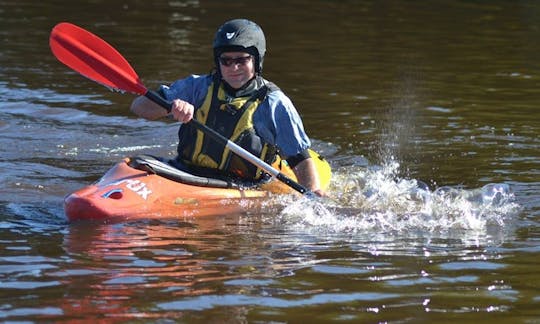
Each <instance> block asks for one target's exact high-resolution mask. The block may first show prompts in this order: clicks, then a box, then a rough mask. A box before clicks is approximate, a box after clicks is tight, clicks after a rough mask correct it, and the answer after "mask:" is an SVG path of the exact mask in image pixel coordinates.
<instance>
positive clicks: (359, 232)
mask: <svg viewBox="0 0 540 324" xmlns="http://www.w3.org/2000/svg"><path fill="white" fill-rule="evenodd" d="M539 16H540V3H538V2H533V1H445V0H442V1H421V2H420V1H335V2H332V1H294V2H292V1H272V2H270V1H268V2H265V1H236V2H218V1H209V2H205V1H196V0H191V1H190V0H188V1H160V2H151V1H128V0H126V1H115V0H113V1H111V0H109V1H102V0H94V1H89V2H87V3H78V4H71V3H69V4H66V3H65V2H64V1H47V2H46V3H45V2H38V1H30V0H19V1H2V2H1V5H0V26H1V27H2V28H0V39H1V40H2V47H1V50H0V153H1V154H0V175H1V178H0V184H1V185H0V321H24V322H63V321H66V322H67V321H92V322H96V321H103V322H125V321H129V322H162V323H167V322H189V323H199V322H200V323H209V322H226V323H245V322H256V323H265V322H275V323H286V322H290V323H295V322H300V321H310V322H332V321H338V322H356V323H358V322H369V323H377V322H391V323H418V322H437V323H450V322H452V323H454V322H464V323H467V322H469V323H470V322H473V321H474V322H476V323H510V322H512V323H516V322H521V323H538V322H540V310H539V308H538V305H539V304H540V290H539V288H540V284H539V282H540V274H539V271H538V270H539V269H540V268H539V266H538V259H537V258H538V257H539V255H540V193H539V192H540V158H539V154H538V152H539V147H540V140H539V136H538V134H539V132H540V112H539V110H538V104H539V103H540V87H539V85H540V64H539V63H538V53H540V20H539V19H538V17H539ZM236 17H246V18H250V19H253V20H255V21H257V22H258V23H259V24H260V25H261V26H262V27H263V29H264V30H265V32H266V34H267V41H268V53H267V56H266V60H265V77H266V78H268V79H270V80H272V81H274V82H275V83H276V84H278V85H279V86H280V87H281V88H282V89H283V90H284V91H285V92H286V93H287V94H289V96H290V97H291V98H292V99H293V101H294V102H295V104H296V106H297V108H298V110H299V112H300V114H301V115H302V117H303V120H304V123H305V127H306V129H307V131H308V133H309V135H310V137H311V138H312V139H313V141H314V148H315V149H316V150H317V151H319V152H321V153H322V154H323V155H325V156H326V157H327V159H328V160H329V161H330V162H331V164H332V166H333V170H334V178H333V181H332V184H331V188H330V190H329V193H330V195H331V199H328V200H324V201H311V200H304V199H299V198H298V197H288V196H285V197H279V198H276V199H275V201H272V202H271V203H270V202H269V203H268V206H267V208H264V209H262V210H257V211H253V210H252V211H246V213H242V214H237V215H236V214H235V215H222V216H219V217H212V218H206V219H193V218H189V217H185V218H184V217H182V218H176V219H174V218H173V219H168V220H151V219H150V220H144V221H131V222H130V221H126V222H122V223H115V224H101V223H73V224H69V223H68V222H67V221H66V218H65V216H64V212H63V206H62V201H63V197H64V196H65V195H66V194H68V193H70V192H73V191H75V190H77V189H79V188H81V187H83V186H85V185H88V184H90V183H92V182H94V181H96V180H97V179H99V177H100V176H101V175H103V174H104V173H105V172H106V170H107V169H108V168H110V167H111V166H112V165H113V164H114V163H115V162H117V161H119V160H120V159H122V158H123V157H125V156H128V155H135V154H139V153H150V154H154V155H159V156H173V154H174V150H175V145H176V138H175V136H176V135H175V134H176V130H177V127H178V125H176V124H174V123H171V122H169V121H154V122H148V121H143V120H140V119H136V118H135V117H134V116H132V115H131V114H130V112H129V110H128V106H129V103H130V102H131V100H132V98H133V97H132V96H131V95H128V94H125V95H121V94H118V93H113V92H109V91H108V90H107V89H105V88H103V87H102V86H100V85H97V84H95V83H93V82H91V81H88V80H87V79H85V78H83V77H81V76H79V75H78V74H76V73H75V72H73V71H71V70H70V69H69V68H67V67H65V66H64V65H62V64H61V63H59V62H58V61H57V60H56V59H55V57H54V56H53V55H52V54H51V52H50V49H49V47H48V37H49V34H50V31H51V29H52V28H53V26H54V25H55V24H57V23H58V22H61V21H69V22H72V23H75V24H77V25H79V26H82V27H83V28H85V29H88V30H90V31H92V32H94V33H96V34H97V35H99V36H100V37H102V38H104V39H106V40H107V41H108V42H110V43H111V44H113V45H114V46H115V47H116V48H117V49H118V50H119V51H120V52H121V53H122V54H123V55H124V56H125V57H126V58H127V59H128V61H129V62H130V63H131V64H132V65H133V66H134V68H135V69H136V71H137V72H138V74H139V75H140V76H141V78H142V79H143V82H144V83H145V84H146V85H147V86H148V87H150V88H155V87H157V86H158V85H159V84H161V83H169V82H172V81H174V80H175V79H177V78H181V77H184V76H186V75H188V74H190V73H206V72H208V71H209V70H210V68H211V64H212V58H211V41H212V37H213V33H214V31H215V29H216V28H217V27H218V26H219V25H220V24H221V23H222V22H224V21H226V20H228V19H231V18H236Z"/></svg>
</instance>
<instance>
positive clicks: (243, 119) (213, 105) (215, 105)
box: [131, 19, 324, 195]
mask: <svg viewBox="0 0 540 324" xmlns="http://www.w3.org/2000/svg"><path fill="white" fill-rule="evenodd" d="M213 49H214V62H215V69H214V70H213V72H212V73H210V74H207V75H202V76H199V75H191V76H189V77H187V78H185V79H181V80H178V81H176V82H174V83H172V84H171V85H170V86H165V85H162V86H161V87H160V89H159V93H160V94H161V95H162V96H163V97H164V98H165V99H167V100H169V101H172V110H171V112H170V115H172V117H173V118H174V119H176V120H178V121H180V122H181V123H183V125H182V126H181V127H180V130H179V132H178V136H179V143H178V157H177V161H178V162H180V163H182V164H184V165H188V166H194V167H197V168H203V169H211V170H219V172H220V173H221V174H225V175H227V176H231V177H237V178H240V179H244V180H255V181H256V180H259V179H261V177H264V173H263V172H262V170H260V169H258V168H257V167H256V166H253V165H251V164H250V163H249V162H247V161H245V160H243V159H242V158H240V157H238V156H236V155H235V154H234V153H232V152H230V151H229V150H228V149H227V148H225V147H224V146H223V145H221V144H219V143H216V142H215V141H213V140H212V139H211V138H208V137H207V136H205V135H204V134H203V133H202V132H200V131H197V130H196V128H195V127H194V126H192V125H191V124H190V123H189V121H190V120H191V119H192V118H196V119H197V120H198V121H200V122H201V123H203V124H205V125H207V126H208V127H210V128H212V129H214V130H216V131H217V132H219V133H220V134H222V135H224V136H225V137H227V138H229V139H230V140H231V141H233V142H235V143H236V144H238V145H240V146H242V147H243V148H244V149H246V150H248V151H250V152H251V153H253V154H254V155H255V156H257V157H259V158H260V159H262V160H264V161H265V162H267V163H269V164H271V163H272V162H274V161H275V160H276V159H277V158H282V159H284V160H286V161H287V163H288V164H289V166H290V167H291V168H292V170H293V171H294V173H295V175H296V178H297V179H298V182H299V183H300V184H302V185H303V186H305V187H306V188H308V189H310V190H311V191H313V192H314V193H316V194H318V195H324V192H323V191H322V189H321V188H320V181H319V176H318V173H317V169H316V167H315V163H314V161H313V159H312V158H311V157H310V155H309V152H308V148H309V147H310V145H311V142H310V140H309V138H308V136H307V135H306V133H305V131H304V127H303V124H302V120H301V118H300V116H299V114H298V112H297V111H296V108H295V107H294V105H293V103H292V102H291V100H290V99H289V98H288V97H287V96H286V95H285V94H284V93H283V92H282V91H281V90H280V89H279V88H278V87H277V86H276V85H274V84H273V83H272V82H269V81H268V80H265V79H264V78H263V77H262V68H263V60H264V55H265V52H266V39H265V36H264V33H263V31H262V29H261V28H260V27H259V26H258V25H257V24H256V23H254V22H252V21H249V20H247V19H234V20H230V21H228V22H226V23H225V24H223V25H222V26H221V27H220V28H219V29H218V31H217V32H216V35H215V38H214V42H213ZM131 111H133V112H134V113H135V114H136V115H138V116H140V117H143V118H146V119H150V120H154V119H158V118H162V117H165V116H167V115H168V114H169V113H167V112H166V111H165V110H164V109H163V108H162V107H161V106H159V105H157V104H156V103H154V102H153V101H151V100H149V99H148V98H146V97H144V96H140V97H137V98H135V100H134V101H133V103H132V104H131Z"/></svg>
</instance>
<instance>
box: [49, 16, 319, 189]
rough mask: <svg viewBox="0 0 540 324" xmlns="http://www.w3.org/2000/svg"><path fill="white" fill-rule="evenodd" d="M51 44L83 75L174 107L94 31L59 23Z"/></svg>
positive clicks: (259, 162)
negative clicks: (147, 85)
mask: <svg viewBox="0 0 540 324" xmlns="http://www.w3.org/2000/svg"><path fill="white" fill-rule="evenodd" d="M49 45H50V47H51V50H52V52H53V54H54V56H56V58H57V59H58V60H59V61H60V62H62V63H64V64H65V65H67V66H68V67H70V68H71V69H73V70H75V71H76V72H78V73H80V74H82V75H83V76H85V77H87V78H89V79H91V80H93V81H96V82H98V83H100V84H102V85H104V86H106V87H107V88H109V89H112V90H115V91H120V92H130V93H134V94H137V95H142V96H145V97H147V98H148V99H150V100H152V101H154V102H155V103H157V104H159V105H160V106H161V107H163V108H164V109H166V110H167V111H168V112H170V111H171V103H170V102H168V101H166V100H165V99H164V98H162V97H161V96H160V95H159V94H158V93H156V92H155V91H152V90H148V89H146V87H145V86H144V85H143V83H142V82H141V80H140V78H139V76H138V75H137V73H136V72H135V70H134V69H133V68H132V67H131V65H130V64H129V63H128V61H127V60H126V59H125V58H124V57H123V56H122V54H120V53H119V52H118V51H117V50H116V49H115V48H114V47H112V46H111V45H110V44H109V43H107V42H106V41H104V40H103V39H101V38H99V37H98V36H96V35H94V34H92V33H91V32H89V31H87V30H85V29H83V28H81V27H78V26H76V25H73V24H71V23H67V22H63V23H59V24H57V25H56V26H55V27H54V28H53V30H52V31H51V36H50V38H49ZM190 123H192V124H193V125H194V126H195V127H197V128H198V129H199V130H200V131H202V132H204V133H205V134H206V135H208V136H210V137H211V138H212V139H214V140H215V141H217V142H218V143H220V144H222V145H224V146H225V147H227V148H229V149H230V150H231V151H232V152H234V153H235V154H236V155H238V156H240V157H241V158H243V159H245V160H247V161H248V162H250V163H252V164H253V165H255V166H257V167H259V168H261V169H263V170H264V171H266V172H268V173H269V174H270V175H272V176H273V177H275V178H277V179H278V180H280V181H281V182H283V183H285V184H286V185H288V186H289V187H291V188H293V189H294V190H296V191H298V192H300V193H302V194H312V193H311V191H309V190H308V189H307V188H306V187H304V186H302V185H301V184H299V183H298V182H296V181H294V180H293V179H291V178H289V177H287V176H286V175H284V174H283V173H281V172H279V171H278V170H276V169H275V168H273V167H272V166H271V165H269V164H268V163H266V162H264V161H263V160H261V159H259V158H258V157H256V156H255V155H253V154H251V153H250V152H249V151H246V150H245V149H244V148H242V147H241V146H239V145H237V144H235V143H234V142H232V141H230V140H229V139H227V138H225V137H224V136H222V135H221V134H219V133H218V132H216V131H215V130H213V129H211V128H209V127H208V126H206V125H204V124H201V123H200V122H199V121H197V120H195V119H192V120H191V121H190Z"/></svg>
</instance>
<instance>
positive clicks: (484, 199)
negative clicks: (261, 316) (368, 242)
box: [278, 161, 519, 232]
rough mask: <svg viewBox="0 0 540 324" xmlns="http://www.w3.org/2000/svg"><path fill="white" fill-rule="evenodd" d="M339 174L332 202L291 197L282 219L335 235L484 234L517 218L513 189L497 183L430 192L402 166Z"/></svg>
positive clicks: (374, 167) (349, 171)
mask: <svg viewBox="0 0 540 324" xmlns="http://www.w3.org/2000/svg"><path fill="white" fill-rule="evenodd" d="M347 169H348V170H346V171H341V172H336V174H335V175H334V179H333V182H332V185H331V188H330V190H329V193H330V195H331V197H332V198H329V199H320V200H310V199H307V198H306V199H301V200H298V199H297V198H296V200H295V198H288V199H290V200H291V201H287V202H283V201H282V202H281V203H284V205H285V206H286V207H285V208H284V209H283V210H282V212H281V213H280V215H279V218H278V221H280V222H284V223H287V224H288V225H293V226H294V225H297V226H299V227H306V226H308V227H314V228H319V229H324V230H329V231H336V232H359V231H371V230H377V231H379V232H380V231H383V232H406V231H407V232H409V231H412V230H414V231H423V232H426V231H427V232H445V231H452V230H466V231H475V232H484V231H486V230H487V228H488V227H490V226H499V227H502V226H504V225H505V222H507V220H508V219H510V218H511V217H512V216H514V215H515V214H516V212H517V211H518V210H519V205H518V204H517V203H515V202H514V195H513V193H512V191H511V189H510V186H509V185H507V184H504V183H494V184H488V185H485V186H483V187H482V188H478V189H469V190H467V189H463V188H459V187H449V186H445V187H440V188H437V189H436V190H434V191H431V190H430V189H429V187H428V186H427V185H426V184H425V183H423V182H421V181H418V180H414V179H412V180H411V179H400V178H398V177H397V176H396V174H397V170H398V169H399V163H397V162H395V161H394V162H391V163H389V164H388V165H386V166H383V167H380V166H371V167H368V168H361V169H359V168H356V169H355V170H351V168H350V167H349V168H347Z"/></svg>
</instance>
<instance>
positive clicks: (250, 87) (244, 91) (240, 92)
mask: <svg viewBox="0 0 540 324" xmlns="http://www.w3.org/2000/svg"><path fill="white" fill-rule="evenodd" d="M220 79H221V82H223V85H224V89H225V92H227V94H229V95H231V96H234V97H244V96H248V95H251V94H252V93H253V92H255V91H257V90H259V89H260V88H261V87H262V86H264V80H263V78H262V77H261V76H259V75H256V76H254V77H253V78H252V79H251V80H249V81H248V82H246V83H245V84H244V85H243V86H242V87H241V88H239V89H235V88H233V87H231V85H230V84H228V83H227V81H225V80H223V79H222V78H221V76H220Z"/></svg>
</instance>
